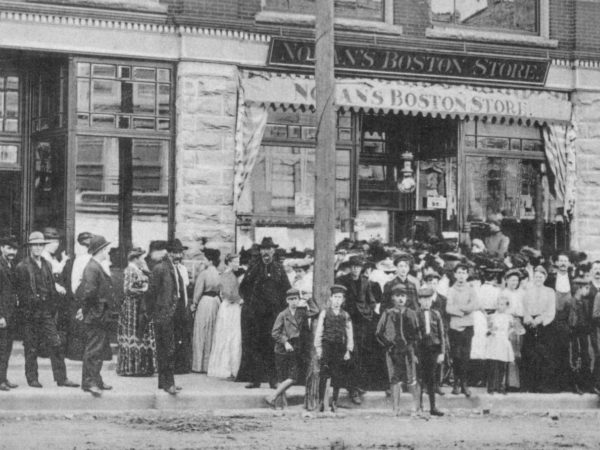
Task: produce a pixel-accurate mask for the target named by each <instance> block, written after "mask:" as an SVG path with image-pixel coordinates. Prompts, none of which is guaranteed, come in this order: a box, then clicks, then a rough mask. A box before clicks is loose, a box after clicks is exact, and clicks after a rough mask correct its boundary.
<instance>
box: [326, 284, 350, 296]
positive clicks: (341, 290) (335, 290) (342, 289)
mask: <svg viewBox="0 0 600 450" xmlns="http://www.w3.org/2000/svg"><path fill="white" fill-rule="evenodd" d="M329 290H330V291H331V295H333V294H345V293H346V292H347V291H348V289H346V286H343V285H341V284H334V285H333V286H331V288H330V289H329Z"/></svg>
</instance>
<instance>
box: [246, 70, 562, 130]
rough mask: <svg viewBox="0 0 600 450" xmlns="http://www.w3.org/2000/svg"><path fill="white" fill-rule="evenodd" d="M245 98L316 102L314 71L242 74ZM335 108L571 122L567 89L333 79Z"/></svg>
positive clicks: (270, 102)
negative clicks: (308, 73) (309, 74)
mask: <svg viewBox="0 0 600 450" xmlns="http://www.w3.org/2000/svg"><path fill="white" fill-rule="evenodd" d="M242 83H243V86H244V91H245V102H246V103H247V104H249V103H254V104H260V105H265V106H267V105H272V106H275V107H278V106H282V107H293V108H294V107H314V106H315V93H316V88H315V80H314V78H313V77H312V76H301V75H289V74H280V73H271V72H259V71H245V72H243V73H242ZM335 94H336V98H335V105H336V107H337V108H343V109H352V110H355V111H361V110H362V111H373V112H403V113H406V114H411V115H418V114H421V115H424V116H434V117H452V118H460V119H464V118H466V117H471V118H474V117H481V118H483V117H485V118H496V119H500V120H507V119H508V120H515V121H522V122H529V123H538V124H540V125H541V124H544V123H557V122H569V120H570V118H571V103H570V102H569V100H568V96H567V94H565V93H559V92H548V91H534V90H528V89H504V88H488V87H478V86H466V85H446V84H438V83H424V82H409V81H401V80H379V79H364V78H352V79H350V78H338V79H336V93H335Z"/></svg>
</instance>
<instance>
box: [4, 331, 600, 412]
mask: <svg viewBox="0 0 600 450" xmlns="http://www.w3.org/2000/svg"><path fill="white" fill-rule="evenodd" d="M15 346H16V348H15V351H14V352H13V356H12V357H11V360H10V367H9V373H8V377H9V379H10V380H11V381H12V382H13V383H17V384H19V387H18V388H17V389H14V390H11V391H10V392H0V411H64V412H70V411H71V412H76V411H115V410H122V411H125V410H149V409H150V410H181V409H183V410H195V411H198V410H205V411H209V410H227V409H238V410H239V409H257V408H266V407H267V406H266V405H265V402H264V398H265V396H267V395H270V394H271V393H272V392H273V391H272V390H271V389H269V388H268V384H263V385H262V386H263V387H262V388H260V389H246V388H245V383H235V382H232V381H227V380H222V379H216V378H209V377H207V376H206V375H201V374H196V373H192V374H187V375H176V376H175V380H176V383H177V384H178V385H179V386H181V387H182V388H183V390H182V391H181V392H180V393H179V394H178V395H176V396H171V395H169V394H167V393H166V392H164V391H162V390H158V388H157V384H158V381H157V376H156V375H155V376H152V377H121V376H118V375H117V374H116V372H115V366H116V357H113V361H112V362H108V363H105V364H104V366H103V370H102V376H103V378H104V381H105V383H107V384H109V385H111V386H113V390H111V391H105V392H104V394H103V396H102V397H100V398H94V397H92V396H91V395H90V394H89V393H86V392H83V391H82V390H81V389H75V388H61V387H58V386H56V384H55V383H54V381H53V379H52V370H51V368H50V362H49V360H48V359H41V358H40V359H39V360H38V362H39V381H40V383H42V385H43V386H44V387H43V388H42V389H35V388H31V387H29V386H28V385H27V383H26V381H25V371H24V358H23V352H22V347H21V346H20V343H15ZM67 374H68V377H69V378H70V379H71V380H73V381H76V382H80V381H81V363H80V362H76V361H70V360H67ZM444 391H445V392H446V395H445V396H443V397H438V407H439V408H441V409H442V410H464V409H473V410H490V411H491V412H494V411H520V412H522V411H532V412H533V411H560V410H590V409H597V408H598V407H599V406H600V402H599V398H598V396H596V395H593V394H585V395H576V394H570V393H561V394H521V393H509V394H507V395H499V394H495V395H488V394H487V393H486V392H485V390H484V389H472V391H473V395H472V396H471V398H469V399H467V398H465V396H464V395H459V396H455V395H451V394H450V389H449V388H448V387H445V388H444ZM303 396H304V388H303V387H302V386H294V387H293V388H291V389H290V390H289V391H288V403H289V405H290V406H292V407H297V408H298V409H299V408H300V406H299V405H301V404H302V403H303ZM423 402H424V407H425V408H426V409H427V407H428V401H427V396H426V395H425V396H424V399H423ZM339 403H340V407H341V408H352V409H353V410H361V411H362V410H364V411H365V412H367V411H373V410H387V409H391V402H390V400H389V399H388V398H387V397H386V395H385V393H384V392H368V393H366V394H365V395H364V401H363V404H362V405H360V406H357V405H353V404H352V403H351V402H350V400H349V398H348V397H347V395H346V393H345V391H342V396H341V398H340V402H339ZM411 403H412V402H411V397H410V395H408V394H404V395H403V399H402V404H403V405H404V406H405V407H406V408H407V410H408V409H410V405H411Z"/></svg>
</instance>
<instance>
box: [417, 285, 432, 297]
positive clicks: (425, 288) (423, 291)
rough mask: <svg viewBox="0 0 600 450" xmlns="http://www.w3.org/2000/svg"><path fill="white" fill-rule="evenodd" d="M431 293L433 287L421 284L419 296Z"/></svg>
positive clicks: (429, 295) (428, 295) (427, 295)
mask: <svg viewBox="0 0 600 450" xmlns="http://www.w3.org/2000/svg"><path fill="white" fill-rule="evenodd" d="M433 294H434V292H433V289H432V288H430V287H429V286H423V287H422V288H421V289H419V297H431V296H432V295H433Z"/></svg>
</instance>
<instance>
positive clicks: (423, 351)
mask: <svg viewBox="0 0 600 450" xmlns="http://www.w3.org/2000/svg"><path fill="white" fill-rule="evenodd" d="M433 295H434V291H433V289H431V287H429V286H426V287H422V288H421V289H419V306H420V307H421V308H420V310H419V312H418V313H417V319H418V324H419V337H420V338H419V343H418V345H417V354H418V358H419V381H420V383H421V392H420V394H421V395H420V400H419V403H420V406H421V408H422V407H423V388H424V387H425V388H427V395H428V396H429V414H431V415H432V416H443V415H444V413H443V412H441V411H439V410H438V409H437V408H436V407H435V394H436V391H437V389H436V388H437V379H438V377H437V373H438V369H437V368H438V365H440V364H441V363H442V362H443V361H444V355H445V351H446V333H445V332H444V320H443V319H442V316H441V314H440V313H439V312H438V311H437V310H435V309H431V305H432V303H433Z"/></svg>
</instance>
